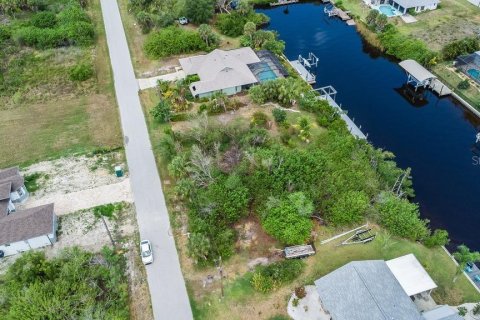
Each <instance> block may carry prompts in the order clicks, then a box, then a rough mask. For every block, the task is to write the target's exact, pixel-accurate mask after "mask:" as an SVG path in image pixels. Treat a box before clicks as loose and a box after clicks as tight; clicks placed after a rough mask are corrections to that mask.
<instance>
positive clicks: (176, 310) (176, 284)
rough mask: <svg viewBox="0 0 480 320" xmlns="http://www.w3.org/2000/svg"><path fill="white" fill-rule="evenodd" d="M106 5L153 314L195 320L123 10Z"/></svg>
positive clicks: (106, 0)
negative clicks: (148, 247) (146, 248)
mask: <svg viewBox="0 0 480 320" xmlns="http://www.w3.org/2000/svg"><path fill="white" fill-rule="evenodd" d="M101 6H102V14H103V20H104V23H105V31H106V35H107V42H108V50H109V53H110V60H111V64H112V70H113V76H114V83H115V92H116V96H117V103H118V106H119V109H120V118H121V123H122V129H123V134H124V136H125V151H126V155H127V162H128V168H129V173H130V183H131V187H132V191H133V198H134V201H135V207H136V211H137V221H138V226H139V229H140V236H141V237H142V238H143V239H149V240H150V241H151V242H152V245H153V252H154V256H155V262H154V263H153V264H151V265H148V266H147V267H146V270H147V278H148V284H149V289H150V295H151V300H152V307H153V314H154V317H155V319H176V320H177V319H178V320H183V319H193V316H192V311H191V308H190V303H189V300H188V294H187V290H186V287H185V282H184V280H183V276H182V272H181V270H180V263H179V260H178V255H177V250H176V248H175V242H174V239H173V237H172V236H170V235H169V229H170V220H169V217H168V212H167V207H166V205H165V198H164V196H163V192H162V185H161V182H160V177H159V175H158V171H157V167H156V164H155V158H154V155H153V152H152V146H151V143H150V138H149V136H148V131H147V126H146V123H145V118H144V115H143V111H142V107H141V105H140V99H139V97H138V90H139V87H138V83H137V80H136V79H135V74H134V71H133V66H132V62H131V59H130V52H129V49H128V45H127V40H126V37H125V32H124V29H123V25H122V20H121V18H120V12H119V10H118V5H117V2H116V1H115V0H101Z"/></svg>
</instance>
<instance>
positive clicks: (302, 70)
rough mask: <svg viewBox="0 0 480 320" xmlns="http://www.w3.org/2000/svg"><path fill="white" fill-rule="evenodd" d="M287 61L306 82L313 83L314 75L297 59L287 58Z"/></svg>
mask: <svg viewBox="0 0 480 320" xmlns="http://www.w3.org/2000/svg"><path fill="white" fill-rule="evenodd" d="M288 62H289V63H290V65H291V66H292V67H293V68H294V69H295V70H296V71H297V72H298V74H299V75H300V77H302V79H303V80H305V81H306V82H307V83H308V84H314V83H315V81H316V80H315V75H314V74H312V73H310V72H309V71H308V70H307V69H306V68H305V67H304V66H303V64H302V63H301V62H300V61H299V60H293V61H290V60H288Z"/></svg>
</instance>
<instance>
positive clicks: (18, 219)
mask: <svg viewBox="0 0 480 320" xmlns="http://www.w3.org/2000/svg"><path fill="white" fill-rule="evenodd" d="M53 209H54V206H53V203H51V204H47V205H43V206H39V207H35V208H30V209H25V210H21V211H18V212H15V213H11V214H9V215H7V216H5V217H2V218H0V250H1V251H3V253H4V255H5V256H10V255H14V254H17V253H20V252H24V251H28V250H31V249H37V248H41V247H45V246H48V245H52V244H53V243H55V241H56V240H57V236H56V230H57V227H58V223H57V216H56V215H55V213H54V210H53Z"/></svg>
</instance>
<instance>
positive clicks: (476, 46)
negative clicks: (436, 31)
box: [442, 37, 480, 60]
mask: <svg viewBox="0 0 480 320" xmlns="http://www.w3.org/2000/svg"><path fill="white" fill-rule="evenodd" d="M478 50H480V41H479V40H478V38H477V37H468V38H465V39H462V40H457V41H453V42H450V43H449V44H447V45H445V47H443V49H442V55H443V58H444V59H445V60H453V59H455V58H456V57H458V56H461V55H466V54H469V53H473V52H475V51H478Z"/></svg>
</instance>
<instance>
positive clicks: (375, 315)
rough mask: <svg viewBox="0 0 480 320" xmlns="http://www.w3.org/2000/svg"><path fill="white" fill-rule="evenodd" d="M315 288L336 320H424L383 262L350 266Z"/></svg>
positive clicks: (375, 261)
mask: <svg viewBox="0 0 480 320" xmlns="http://www.w3.org/2000/svg"><path fill="white" fill-rule="evenodd" d="M315 286H316V287H317V291H318V294H319V296H320V301H321V305H322V308H323V309H324V310H325V311H327V312H328V313H329V314H330V315H331V317H332V320H406V319H409V320H423V319H422V315H421V314H420V312H419V311H418V310H417V307H416V306H415V304H414V303H413V301H412V300H411V299H410V297H409V296H408V295H407V294H406V293H405V291H404V290H403V288H402V286H401V285H400V283H399V282H398V281H397V279H396V278H395V276H394V275H393V274H392V272H391V271H390V269H389V268H388V266H387V264H386V263H385V261H383V260H369V261H354V262H350V263H348V264H346V265H344V266H343V267H341V268H339V269H337V270H335V271H333V272H331V273H329V274H327V275H326V276H324V277H322V278H320V279H318V280H317V281H315Z"/></svg>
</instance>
